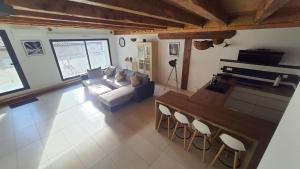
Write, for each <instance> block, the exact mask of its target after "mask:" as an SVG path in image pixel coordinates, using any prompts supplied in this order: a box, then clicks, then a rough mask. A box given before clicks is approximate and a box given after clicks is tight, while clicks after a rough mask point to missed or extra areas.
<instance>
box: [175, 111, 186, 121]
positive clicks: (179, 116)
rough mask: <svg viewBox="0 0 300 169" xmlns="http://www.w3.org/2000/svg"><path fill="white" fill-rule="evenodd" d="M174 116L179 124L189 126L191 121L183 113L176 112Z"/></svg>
mask: <svg viewBox="0 0 300 169" xmlns="http://www.w3.org/2000/svg"><path fill="white" fill-rule="evenodd" d="M174 116H175V119H176V120H177V121H178V122H180V123H182V124H189V120H188V118H187V117H186V116H185V115H183V114H181V113H178V112H175V113H174Z"/></svg>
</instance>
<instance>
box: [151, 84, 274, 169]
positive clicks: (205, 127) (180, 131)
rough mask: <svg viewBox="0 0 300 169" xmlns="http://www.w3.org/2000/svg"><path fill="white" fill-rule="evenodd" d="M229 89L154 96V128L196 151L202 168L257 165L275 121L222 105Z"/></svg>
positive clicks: (168, 93) (185, 147)
mask: <svg viewBox="0 0 300 169" xmlns="http://www.w3.org/2000/svg"><path fill="white" fill-rule="evenodd" d="M233 88H234V85H231V87H229V88H228V91H227V92H226V93H218V92H214V91H211V90H207V89H206V88H205V87H203V88H201V89H199V90H198V91H197V92H195V93H194V94H193V95H191V96H188V95H185V94H182V93H178V92H175V91H168V92H166V93H165V94H163V95H161V96H159V97H157V98H156V99H155V129H156V130H157V132H165V133H167V134H166V137H168V139H169V140H170V142H174V141H177V142H178V141H179V143H180V144H182V148H183V149H184V150H185V151H187V152H190V151H191V150H192V149H195V150H199V151H200V152H201V153H199V160H202V162H203V163H205V165H206V168H214V166H216V165H221V166H223V167H225V168H233V169H237V168H243V169H244V168H245V169H248V168H249V169H252V168H257V166H258V164H259V161H260V159H261V158H262V155H263V153H264V151H265V149H266V147H267V146H268V143H269V141H270V139H271V137H272V135H273V133H274V131H275V129H276V126H277V124H275V123H272V122H269V121H267V120H264V119H260V118H256V117H253V116H250V115H248V114H244V113H241V112H239V111H238V110H235V109H231V108H225V107H224V104H225V102H226V99H227V97H228V96H229V94H230V93H231V92H232V90H233ZM207 153H209V154H212V155H207Z"/></svg>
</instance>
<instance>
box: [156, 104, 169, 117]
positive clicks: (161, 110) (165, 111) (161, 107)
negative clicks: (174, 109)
mask: <svg viewBox="0 0 300 169" xmlns="http://www.w3.org/2000/svg"><path fill="white" fill-rule="evenodd" d="M158 108H159V110H160V112H161V113H162V114H164V115H167V116H171V115H172V114H171V112H170V110H169V109H168V108H167V107H166V106H164V105H161V104H160V105H159V106H158Z"/></svg>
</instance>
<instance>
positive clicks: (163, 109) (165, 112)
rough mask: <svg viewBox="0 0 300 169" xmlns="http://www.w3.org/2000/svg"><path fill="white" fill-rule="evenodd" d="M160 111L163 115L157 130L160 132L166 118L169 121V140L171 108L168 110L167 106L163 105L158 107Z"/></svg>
mask: <svg viewBox="0 0 300 169" xmlns="http://www.w3.org/2000/svg"><path fill="white" fill-rule="evenodd" d="M158 109H159V110H160V112H161V115H160V119H159V122H158V126H157V130H159V127H160V125H161V122H162V120H163V116H166V117H167V120H168V138H169V137H170V118H171V116H172V114H171V111H170V110H169V108H167V107H166V106H164V105H161V104H160V105H159V106H158Z"/></svg>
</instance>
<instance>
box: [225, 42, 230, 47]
mask: <svg viewBox="0 0 300 169" xmlns="http://www.w3.org/2000/svg"><path fill="white" fill-rule="evenodd" d="M230 45H231V44H230V43H227V42H224V46H223V48H227V47H228V46H230Z"/></svg>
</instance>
